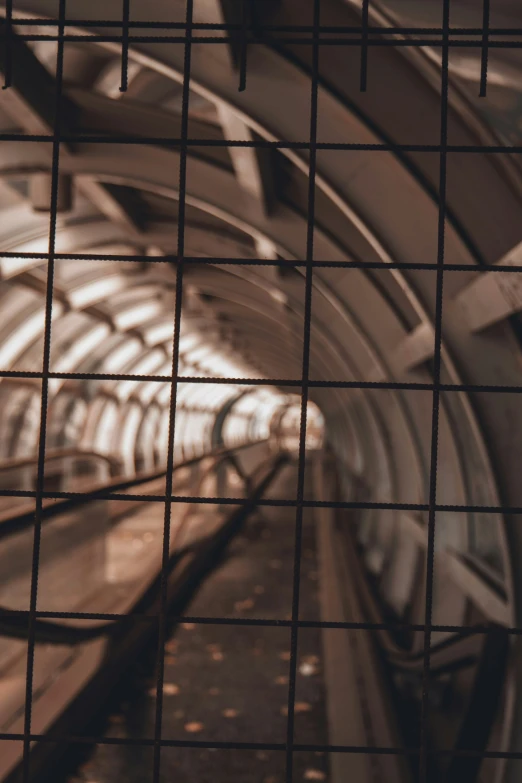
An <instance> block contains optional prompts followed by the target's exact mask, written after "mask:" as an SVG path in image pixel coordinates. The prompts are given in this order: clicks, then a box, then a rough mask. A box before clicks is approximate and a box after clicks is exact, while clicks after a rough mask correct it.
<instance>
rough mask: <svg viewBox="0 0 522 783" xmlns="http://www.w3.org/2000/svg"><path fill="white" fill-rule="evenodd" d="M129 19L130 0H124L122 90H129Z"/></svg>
mask: <svg viewBox="0 0 522 783" xmlns="http://www.w3.org/2000/svg"><path fill="white" fill-rule="evenodd" d="M129 20H130V0H123V13H122V20H121V86H120V92H127V88H128V86H129Z"/></svg>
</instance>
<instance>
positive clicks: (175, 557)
mask: <svg viewBox="0 0 522 783" xmlns="http://www.w3.org/2000/svg"><path fill="white" fill-rule="evenodd" d="M247 445H248V446H250V445H252V446H253V445H258V444H257V443H256V444H245V446H242V447H239V448H244V447H246V446H247ZM236 450H237V448H235V449H233V450H232V449H222V450H220V452H219V453H217V454H213V455H208V454H207V455H205V457H198V458H193V459H191V460H187V461H186V462H185V463H183V464H182V465H180V466H178V467H186V466H187V465H192V464H194V463H197V462H199V461H201V460H202V459H204V458H208V457H209V456H213V457H215V465H214V467H216V466H217V465H219V464H220V463H221V462H222V461H227V460H228V459H229V458H230V452H235V451H236ZM285 461H286V458H285V457H278V458H277V459H275V460H274V459H272V460H270V462H271V464H272V467H271V468H270V469H269V470H268V472H267V473H266V475H265V477H264V478H263V479H262V480H261V481H260V482H259V484H258V485H257V486H256V487H254V489H252V490H251V492H250V494H249V497H248V499H247V502H246V503H244V504H242V506H240V507H239V508H238V509H236V510H234V511H233V512H232V513H231V514H230V515H229V516H228V517H227V521H226V522H225V523H224V524H223V525H221V526H220V527H219V529H218V530H217V531H215V532H214V533H211V534H210V535H208V536H206V537H204V538H202V539H200V540H199V541H198V542H195V543H193V544H191V545H188V546H186V547H183V548H181V549H178V550H177V551H175V552H174V553H173V554H172V555H171V557H170V559H169V563H168V566H167V575H168V574H170V573H171V572H172V571H173V569H174V568H175V567H176V566H177V565H178V564H179V563H180V562H181V561H183V559H184V558H185V556H186V555H188V554H190V553H194V557H193V562H192V563H191V564H189V570H188V574H189V577H190V578H189V582H190V585H191V589H193V588H194V586H195V583H196V581H198V580H199V581H201V580H202V579H203V577H204V575H205V574H206V572H207V571H208V570H209V569H211V568H213V567H215V566H216V565H217V563H218V562H219V557H218V556H219V552H220V551H221V550H222V549H223V547H224V546H226V544H227V543H228V541H229V540H230V538H231V536H232V535H234V534H235V532H237V529H238V527H239V526H240V525H241V524H242V523H243V522H244V521H245V520H246V518H247V517H248V516H249V514H250V513H251V512H252V510H253V509H254V508H255V506H256V503H257V501H258V500H259V499H260V497H262V495H263V494H264V492H265V491H266V489H267V488H268V486H269V485H270V483H271V482H272V480H273V479H274V477H275V475H276V474H277V472H278V471H279V469H280V468H281V467H282V465H283V464H284V463H285ZM140 481H141V480H140ZM82 500H83V503H84V504H85V503H88V502H89V501H90V500H92V497H88V498H85V497H84V498H82ZM185 570H186V569H185ZM187 578H188V577H187V576H186V575H185V576H184V577H183V579H182V581H181V583H180V590H181V591H182V592H183V591H185V592H187V589H188V588H187V583H186V580H187ZM156 582H158V580H156ZM156 587H158V589H159V582H158V584H157V585H156ZM156 592H157V590H155V588H154V586H153V587H152V588H151V589H150V590H149V591H148V593H149V595H150V596H155V593H156ZM178 600H179V596H178ZM126 621H127V616H125V617H121V618H118V619H115V620H111V621H109V622H106V623H104V624H102V625H96V626H90V627H89V626H85V623H84V624H83V625H81V626H75V625H69V624H67V625H66V624H63V623H58V622H53V621H49V620H43V619H38V618H37V619H36V620H34V621H33V622H34V625H35V639H36V641H37V642H41V643H46V644H56V645H64V644H67V645H77V644H85V643H86V642H89V641H92V640H94V639H97V638H100V637H101V636H106V635H110V634H112V633H114V632H116V630H117V629H118V628H120V627H121V625H122V624H123V623H125V622H126ZM27 633H28V612H20V611H16V610H11V609H8V608H5V607H2V606H0V636H8V637H11V638H17V639H24V638H26V637H27Z"/></svg>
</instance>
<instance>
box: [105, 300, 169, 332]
mask: <svg viewBox="0 0 522 783" xmlns="http://www.w3.org/2000/svg"><path fill="white" fill-rule="evenodd" d="M161 311H162V306H161V303H160V302H158V301H157V300H153V301H150V302H144V303H141V304H139V305H136V306H135V307H131V308H129V309H128V310H124V311H123V312H121V313H117V315H115V316H114V319H113V320H114V323H115V325H116V327H117V328H118V329H122V330H125V329H134V328H135V327H136V326H140V325H141V324H144V323H145V322H146V321H150V320H151V319H152V318H154V317H155V316H157V315H159V314H160V313H161Z"/></svg>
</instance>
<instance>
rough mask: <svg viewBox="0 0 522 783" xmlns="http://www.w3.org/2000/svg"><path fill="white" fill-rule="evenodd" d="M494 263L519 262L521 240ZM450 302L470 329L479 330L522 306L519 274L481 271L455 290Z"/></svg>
mask: <svg viewBox="0 0 522 783" xmlns="http://www.w3.org/2000/svg"><path fill="white" fill-rule="evenodd" d="M497 263H498V265H499V266H514V267H518V266H522V242H520V244H518V245H517V246H516V247H514V248H513V249H512V250H511V251H510V252H509V253H507V255H505V256H504V257H503V258H501V259H500V261H498V262H497ZM450 306H452V307H455V308H457V309H462V310H463V313H464V318H465V320H466V322H467V323H468V324H469V328H470V329H471V331H472V332H480V331H482V330H483V329H486V328H487V327H488V326H492V325H493V324H495V323H498V322H499V321H503V320H504V319H506V318H508V317H509V316H510V315H513V314H514V313H518V312H520V311H521V310H522V281H521V279H520V274H514V273H510V272H481V273H479V274H478V275H477V276H476V277H475V279H474V280H472V282H471V283H469V284H468V285H466V286H465V287H464V289H463V290H462V291H460V292H459V293H458V295H457V296H456V297H455V299H454V301H453V303H452V304H451V305H450Z"/></svg>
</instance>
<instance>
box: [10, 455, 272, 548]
mask: <svg viewBox="0 0 522 783" xmlns="http://www.w3.org/2000/svg"><path fill="white" fill-rule="evenodd" d="M264 442H265V441H255V442H253V443H244V444H242V445H240V446H234V448H231V449H229V448H219V449H216V450H214V451H212V452H210V453H207V454H201V455H200V456H197V457H191V458H190V459H188V460H184V461H183V462H179V463H178V464H177V465H175V466H174V469H173V472H174V473H176V472H178V471H180V470H182V469H183V468H187V467H192V466H193V465H196V464H197V463H198V462H201V461H203V460H205V459H209V458H214V459H220V458H221V457H224V458H226V457H228V456H229V455H233V454H235V453H236V452H237V451H240V450H243V449H246V448H251V447H253V446H257V445H259V444H260V443H264ZM166 475H167V472H166V470H165V469H163V470H161V471H155V472H154V473H146V474H143V475H140V476H134V477H133V478H129V479H124V480H122V479H121V478H115V479H113V480H112V481H108V482H104V483H103V484H99V485H94V486H93V487H92V488H91V489H90V490H89V491H87V492H58V491H53V492H43V493H42V495H43V498H44V500H43V508H42V515H41V519H42V522H46V521H47V520H49V519H52V518H53V517H54V516H56V515H57V514H61V513H64V512H66V511H69V510H72V509H74V508H77V507H78V506H81V505H83V504H85V503H88V502H91V501H93V500H103V499H104V496H105V495H107V496H109V497H112V495H113V494H116V493H119V492H125V490H128V489H133V488H134V487H139V486H142V485H144V484H148V483H149V482H152V481H157V480H159V479H161V478H164V477H165V476H166ZM20 495H21V496H22V497H29V498H34V497H35V495H36V493H35V492H19V493H15V492H13V496H20ZM34 515H35V512H34V503H28V504H27V505H25V506H22V507H20V506H19V507H17V508H16V510H13V509H6V510H5V512H4V513H3V514H0V540H1V539H3V538H7V537H9V536H12V535H14V534H16V533H19V532H22V531H23V530H25V529H26V528H28V527H30V526H31V525H32V524H33V523H34Z"/></svg>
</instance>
